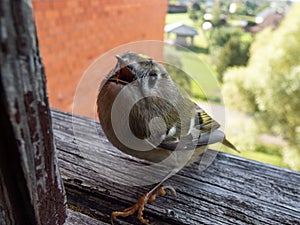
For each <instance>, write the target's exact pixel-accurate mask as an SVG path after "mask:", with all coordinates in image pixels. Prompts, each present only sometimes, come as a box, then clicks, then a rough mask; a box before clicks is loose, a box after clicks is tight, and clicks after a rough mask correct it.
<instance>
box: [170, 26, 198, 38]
mask: <svg viewBox="0 0 300 225" xmlns="http://www.w3.org/2000/svg"><path fill="white" fill-rule="evenodd" d="M165 32H166V33H174V34H179V35H184V36H195V35H197V34H198V31H197V30H196V29H195V28H193V27H191V26H188V25H185V24H183V23H172V24H167V25H166V26H165Z"/></svg>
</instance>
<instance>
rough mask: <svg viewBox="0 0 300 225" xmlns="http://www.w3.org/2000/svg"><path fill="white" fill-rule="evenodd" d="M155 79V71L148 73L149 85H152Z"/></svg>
mask: <svg viewBox="0 0 300 225" xmlns="http://www.w3.org/2000/svg"><path fill="white" fill-rule="evenodd" d="M156 80H157V74H156V73H150V74H149V87H150V88H151V87H153V86H154V84H155V82H156Z"/></svg>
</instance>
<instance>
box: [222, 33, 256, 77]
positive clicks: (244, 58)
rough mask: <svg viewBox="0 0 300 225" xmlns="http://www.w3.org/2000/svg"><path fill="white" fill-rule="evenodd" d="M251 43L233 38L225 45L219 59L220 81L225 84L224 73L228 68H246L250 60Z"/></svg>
mask: <svg viewBox="0 0 300 225" xmlns="http://www.w3.org/2000/svg"><path fill="white" fill-rule="evenodd" d="M249 47H250V42H249V41H248V42H242V41H241V38H240V37H236V36H233V37H231V38H230V39H229V40H228V41H227V42H226V44H225V46H224V47H223V48H222V50H221V51H220V54H219V56H218V58H217V60H216V61H217V62H216V69H217V73H218V79H219V81H220V82H223V73H224V72H225V71H226V69H227V68H228V67H233V66H244V65H246V64H247V62H248V59H249Z"/></svg>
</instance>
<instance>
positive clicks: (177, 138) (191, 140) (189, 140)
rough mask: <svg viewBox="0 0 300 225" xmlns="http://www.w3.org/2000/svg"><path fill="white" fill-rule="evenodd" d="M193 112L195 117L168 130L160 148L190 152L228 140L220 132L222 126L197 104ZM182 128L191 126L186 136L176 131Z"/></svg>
mask: <svg viewBox="0 0 300 225" xmlns="http://www.w3.org/2000/svg"><path fill="white" fill-rule="evenodd" d="M193 110H194V113H193V115H194V116H191V118H189V120H187V121H185V123H184V124H177V125H176V126H174V127H172V128H169V129H168V131H167V133H166V135H165V138H164V139H163V141H162V142H161V144H160V145H159V147H161V148H164V149H169V150H175V149H187V150H188V149H195V148H196V147H200V146H205V145H209V144H214V143H217V142H221V143H223V141H224V140H226V139H225V134H224V133H223V132H222V131H221V130H218V128H219V127H220V124H219V123H218V122H217V121H215V120H214V119H213V118H212V117H211V116H209V115H208V114H207V113H206V112H205V111H204V110H203V109H202V108H200V107H199V106H198V105H196V104H195V107H193ZM182 126H189V129H186V130H188V132H187V133H186V134H181V132H178V130H177V131H176V129H180V128H181V127H182ZM174 130H175V131H176V132H175V131H174ZM170 131H173V132H170ZM226 141H227V140H226ZM229 143H230V142H229Z"/></svg>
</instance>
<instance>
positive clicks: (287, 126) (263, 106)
mask: <svg viewBox="0 0 300 225" xmlns="http://www.w3.org/2000/svg"><path fill="white" fill-rule="evenodd" d="M299 12H300V4H295V5H294V6H293V8H292V9H291V11H290V13H289V14H288V16H287V17H286V19H285V20H284V21H283V22H282V24H281V25H280V27H279V28H278V29H277V30H275V31H271V30H265V31H263V32H262V33H260V34H259V35H257V38H256V41H255V42H254V43H253V45H252V47H251V56H250V60H249V63H248V66H247V67H241V68H233V69H230V70H228V71H227V72H226V74H225V76H224V86H223V96H224V99H225V101H226V103H227V104H228V105H231V106H232V107H234V108H237V109H239V110H241V111H244V112H246V113H251V114H253V115H254V116H255V120H256V122H257V124H259V127H260V130H261V131H264V132H265V131H269V132H272V133H273V134H276V135H278V136H281V137H282V138H284V139H285V140H286V141H287V142H288V143H289V147H287V148H286V149H293V151H294V152H293V154H292V155H293V158H294V160H295V159H296V158H297V157H298V158H297V159H298V160H300V148H299V146H300V135H299V133H300V116H299V115H300V114H299V109H300V17H299V16H298V15H299ZM266 37H268V38H266ZM295 149H297V150H296V151H295ZM287 151H288V150H286V151H284V152H287ZM284 152H283V153H284ZM295 152H298V154H297V157H296V158H295ZM286 154H287V153H286ZM289 155H291V154H290V152H289ZM289 161H290V162H288V163H289V164H290V165H291V166H292V167H293V166H294V167H293V168H295V169H300V165H299V163H298V164H297V165H298V167H295V165H296V164H295V163H291V162H292V159H291V158H289Z"/></svg>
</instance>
